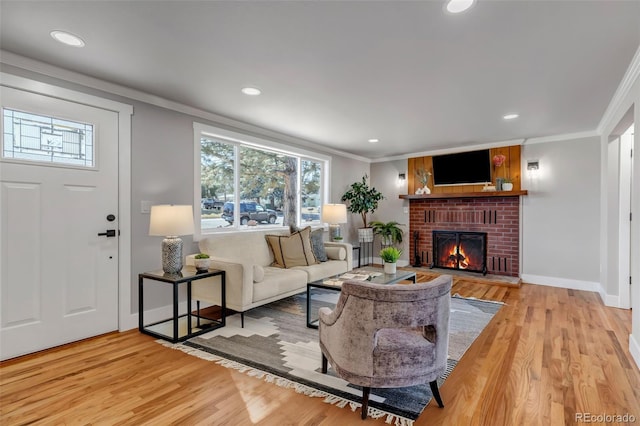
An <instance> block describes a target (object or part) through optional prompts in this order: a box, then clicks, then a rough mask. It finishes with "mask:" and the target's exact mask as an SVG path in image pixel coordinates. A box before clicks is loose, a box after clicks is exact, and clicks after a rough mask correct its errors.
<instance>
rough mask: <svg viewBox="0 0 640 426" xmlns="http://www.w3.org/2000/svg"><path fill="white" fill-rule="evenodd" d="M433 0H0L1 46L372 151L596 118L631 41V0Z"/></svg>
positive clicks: (410, 149)
mask: <svg viewBox="0 0 640 426" xmlns="http://www.w3.org/2000/svg"><path fill="white" fill-rule="evenodd" d="M443 4H444V1H441V0H437V1H436V0H433V1H320V0H318V1H198V2H196V1H152V0H138V1H83V2H80V1H76V2H74V1H22V0H21V1H10V0H2V1H1V2H0V24H1V25H0V47H1V48H2V49H3V50H5V51H8V52H12V53H15V54H18V55H21V56H25V57H28V58H33V59H36V60H39V61H43V62H46V63H49V64H53V65H56V66H59V67H62V68H67V69H71V70H74V71H77V72H80V73H83V74H86V75H89V76H93V77H97V78H99V79H102V80H105V81H109V82H113V83H117V84H119V85H123V86H127V87H130V88H135V89H138V90H141V91H144V92H147V93H150V94H154V95H158V96H160V97H163V98H166V99H169V100H172V101H176V102H179V103H183V104H185V105H188V106H192V107H196V108H199V109H202V110H205V111H209V112H212V113H215V114H219V115H222V116H225V117H229V118H233V119H236V120H240V121H243V122H246V123H250V124H253V125H257V126H260V127H263V128H266V129H270V130H274V131H278V132H281V133H285V134H288V135H291V136H295V137H297V138H301V139H304V140H307V141H310V142H312V143H316V144H319V145H325V146H327V147H330V148H334V149H338V150H341V151H346V152H349V153H352V154H355V155H359V156H363V157H367V158H371V159H376V158H382V157H389V156H394V155H402V154H408V153H416V152H424V151H429V150H437V149H443V148H450V147H458V146H465V145H473V144H484V143H492V142H498V141H508V140H514V139H522V138H532V137H544V136H550V135H559V134H567V133H575V132H584V131H592V130H595V129H596V127H597V126H598V123H599V121H600V119H601V118H602V116H603V113H604V111H605V109H606V107H607V105H608V104H609V102H610V101H611V98H612V96H613V94H614V92H615V90H616V88H617V87H618V85H619V83H620V81H621V80H622V78H623V75H624V73H625V71H626V70H627V68H628V66H629V64H630V63H631V60H632V58H633V56H634V54H635V52H636V50H637V49H638V47H639V46H640V0H631V1H613V0H602V1H576V0H570V1H541V0H531V1H522V0H520V1H517V0H512V1H486V0H478V2H477V3H476V4H475V5H474V6H473V8H472V9H470V10H469V11H467V12H465V13H463V14H460V15H451V14H448V13H445V12H444V11H443ZM54 29H62V30H67V31H70V32H73V33H75V34H78V35H80V36H81V37H82V38H83V39H84V40H85V41H86V47H84V48H82V49H79V48H71V47H67V46H64V45H61V44H59V43H57V42H55V41H54V40H53V39H52V38H51V37H50V36H49V33H50V31H51V30H54ZM247 85H254V86H257V87H259V88H260V89H261V90H262V92H263V94H262V95H261V96H258V97H249V96H246V95H243V94H241V93H240V89H241V88H242V87H244V86H247ZM511 112H517V113H519V114H520V118H518V119H516V120H512V121H505V120H503V119H502V116H503V115H504V114H507V113H511ZM369 138H378V139H380V142H379V143H377V144H371V143H369V142H367V140H368V139H369Z"/></svg>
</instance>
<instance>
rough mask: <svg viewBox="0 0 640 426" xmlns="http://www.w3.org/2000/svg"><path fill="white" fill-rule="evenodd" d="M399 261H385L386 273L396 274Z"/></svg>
mask: <svg viewBox="0 0 640 426" xmlns="http://www.w3.org/2000/svg"><path fill="white" fill-rule="evenodd" d="M396 266H397V263H387V262H385V263H384V273H385V274H395V273H396Z"/></svg>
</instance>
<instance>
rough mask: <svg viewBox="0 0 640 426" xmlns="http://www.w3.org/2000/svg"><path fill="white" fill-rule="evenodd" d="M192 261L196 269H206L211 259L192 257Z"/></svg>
mask: <svg viewBox="0 0 640 426" xmlns="http://www.w3.org/2000/svg"><path fill="white" fill-rule="evenodd" d="M193 263H194V264H195V267H196V269H197V270H198V271H206V270H208V269H209V265H210V264H211V259H193Z"/></svg>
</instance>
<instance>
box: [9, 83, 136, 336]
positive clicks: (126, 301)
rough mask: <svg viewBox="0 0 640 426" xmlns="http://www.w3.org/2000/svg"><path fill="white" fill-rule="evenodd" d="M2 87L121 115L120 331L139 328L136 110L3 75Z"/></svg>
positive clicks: (119, 215) (120, 104) (119, 154)
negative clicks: (134, 243)
mask: <svg viewBox="0 0 640 426" xmlns="http://www.w3.org/2000/svg"><path fill="white" fill-rule="evenodd" d="M0 85H2V86H6V87H12V88H15V89H20V90H24V91H28V92H33V93H38V94H42V95H47V96H52V97H55V98H59V99H63V100H67V101H72V102H76V103H80V104H84V105H89V106H92V107H96V108H102V109H106V110H109V111H113V112H115V113H117V114H118V220H119V225H120V236H119V238H118V259H119V262H118V330H120V331H125V330H129V329H132V328H135V327H137V324H135V323H134V322H132V320H131V317H132V316H131V116H132V115H133V106H131V105H127V104H123V103H120V102H116V101H112V100H109V99H105V98H100V97H97V96H93V95H88V94H86V93H82V92H77V91H74V90H69V89H65V88H62V87H58V86H54V85H51V84H47V83H42V82H39V81H36V80H31V79H28V78H24V77H19V76H16V75H13V74H7V73H4V72H0Z"/></svg>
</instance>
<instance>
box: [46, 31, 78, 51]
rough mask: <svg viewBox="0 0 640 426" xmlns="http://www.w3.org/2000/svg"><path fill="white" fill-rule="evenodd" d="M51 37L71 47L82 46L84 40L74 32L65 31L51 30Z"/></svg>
mask: <svg viewBox="0 0 640 426" xmlns="http://www.w3.org/2000/svg"><path fill="white" fill-rule="evenodd" d="M51 37H53V39H54V40H56V41H59V42H60V43H63V44H66V45H67V46H72V47H84V40H82V39H81V38H80V37H78V36H77V35H75V34H71V33H69V32H66V31H60V30H54V31H51Z"/></svg>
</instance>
